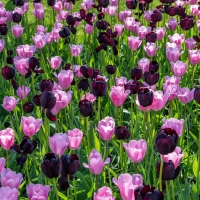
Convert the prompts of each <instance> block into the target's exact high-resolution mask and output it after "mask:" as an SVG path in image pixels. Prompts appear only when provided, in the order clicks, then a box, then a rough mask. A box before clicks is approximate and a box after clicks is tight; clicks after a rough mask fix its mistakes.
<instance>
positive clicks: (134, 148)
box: [123, 139, 147, 163]
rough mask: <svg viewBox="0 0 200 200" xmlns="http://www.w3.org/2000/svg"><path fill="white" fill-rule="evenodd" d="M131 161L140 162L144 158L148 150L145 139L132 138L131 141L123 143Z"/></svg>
mask: <svg viewBox="0 0 200 200" xmlns="http://www.w3.org/2000/svg"><path fill="white" fill-rule="evenodd" d="M123 146H124V148H125V149H126V151H127V153H128V157H129V158H130V160H131V161H133V162H135V163H139V162H141V161H142V160H143V159H144V156H145V154H146V150H147V143H146V141H145V140H142V139H141V140H138V141H136V140H130V141H129V143H124V144H123Z"/></svg>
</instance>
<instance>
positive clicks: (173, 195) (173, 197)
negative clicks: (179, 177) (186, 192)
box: [170, 180, 175, 200]
mask: <svg viewBox="0 0 200 200" xmlns="http://www.w3.org/2000/svg"><path fill="white" fill-rule="evenodd" d="M170 183H171V185H172V187H171V188H172V199H173V200H174V199H175V194H174V183H173V180H172V181H170Z"/></svg>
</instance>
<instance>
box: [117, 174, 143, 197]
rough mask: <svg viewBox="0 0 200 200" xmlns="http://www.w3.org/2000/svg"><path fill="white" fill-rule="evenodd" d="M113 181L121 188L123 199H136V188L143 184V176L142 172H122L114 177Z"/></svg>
mask: <svg viewBox="0 0 200 200" xmlns="http://www.w3.org/2000/svg"><path fill="white" fill-rule="evenodd" d="M113 183H114V184H115V185H116V186H117V187H118V188H119V190H120V196H121V198H122V200H126V199H127V200H135V195H134V190H135V189H136V188H138V187H139V186H142V185H143V180H142V176H141V175H140V174H133V175H132V176H131V175H130V174H121V175H120V176H119V177H118V180H117V179H116V178H113Z"/></svg>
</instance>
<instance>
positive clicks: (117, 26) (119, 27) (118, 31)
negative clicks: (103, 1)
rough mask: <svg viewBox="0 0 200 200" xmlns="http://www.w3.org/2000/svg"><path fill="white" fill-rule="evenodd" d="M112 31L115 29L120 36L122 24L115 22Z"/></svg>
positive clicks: (122, 28)
mask: <svg viewBox="0 0 200 200" xmlns="http://www.w3.org/2000/svg"><path fill="white" fill-rule="evenodd" d="M114 31H117V36H118V37H119V36H121V35H122V33H123V31H124V25H122V24H115V26H114Z"/></svg>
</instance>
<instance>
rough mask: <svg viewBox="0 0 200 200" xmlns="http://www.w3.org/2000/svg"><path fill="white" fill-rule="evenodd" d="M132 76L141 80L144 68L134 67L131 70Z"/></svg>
mask: <svg viewBox="0 0 200 200" xmlns="http://www.w3.org/2000/svg"><path fill="white" fill-rule="evenodd" d="M131 78H132V79H136V80H140V79H141V78H142V70H141V69H140V68H137V67H135V68H133V69H132V70H131Z"/></svg>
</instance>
